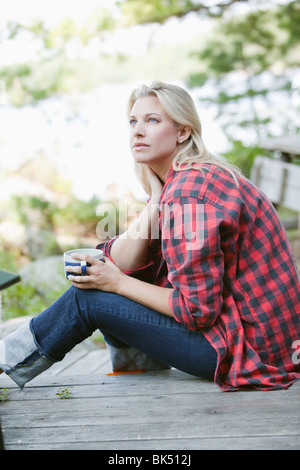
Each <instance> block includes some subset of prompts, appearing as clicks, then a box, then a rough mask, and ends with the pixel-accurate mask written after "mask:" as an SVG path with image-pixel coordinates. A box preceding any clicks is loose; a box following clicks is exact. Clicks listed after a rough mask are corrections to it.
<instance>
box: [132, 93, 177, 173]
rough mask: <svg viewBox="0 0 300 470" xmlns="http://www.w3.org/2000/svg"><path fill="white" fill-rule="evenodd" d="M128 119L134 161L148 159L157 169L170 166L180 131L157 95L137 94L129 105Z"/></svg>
mask: <svg viewBox="0 0 300 470" xmlns="http://www.w3.org/2000/svg"><path fill="white" fill-rule="evenodd" d="M129 123H130V128H131V131H130V149H131V152H132V155H133V158H134V159H135V161H136V162H138V163H147V164H148V165H150V166H151V167H152V168H153V169H157V170H160V169H163V168H166V167H167V166H170V165H171V162H172V160H173V158H174V156H175V154H176V152H177V149H178V139H179V137H180V133H181V131H180V129H179V128H178V127H176V126H175V124H174V122H173V120H172V119H171V118H170V117H169V116H168V115H167V113H166V112H165V110H164V108H163V107H162V105H161V104H160V102H159V100H158V98H156V96H146V97H143V98H139V99H138V100H137V101H136V102H135V103H134V105H133V107H132V109H131V113H130V118H129Z"/></svg>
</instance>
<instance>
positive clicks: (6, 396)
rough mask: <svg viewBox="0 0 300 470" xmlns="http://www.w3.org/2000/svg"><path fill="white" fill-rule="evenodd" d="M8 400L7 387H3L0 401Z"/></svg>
mask: <svg viewBox="0 0 300 470" xmlns="http://www.w3.org/2000/svg"><path fill="white" fill-rule="evenodd" d="M6 400H8V390H7V388H4V389H3V392H1V393H0V401H6Z"/></svg>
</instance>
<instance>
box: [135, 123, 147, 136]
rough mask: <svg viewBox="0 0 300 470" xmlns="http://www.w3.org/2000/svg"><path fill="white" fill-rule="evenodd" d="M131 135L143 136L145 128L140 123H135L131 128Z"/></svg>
mask: <svg viewBox="0 0 300 470" xmlns="http://www.w3.org/2000/svg"><path fill="white" fill-rule="evenodd" d="M133 135H134V136H142V135H145V128H144V126H143V124H142V123H139V122H137V123H136V125H135V126H134V128H133Z"/></svg>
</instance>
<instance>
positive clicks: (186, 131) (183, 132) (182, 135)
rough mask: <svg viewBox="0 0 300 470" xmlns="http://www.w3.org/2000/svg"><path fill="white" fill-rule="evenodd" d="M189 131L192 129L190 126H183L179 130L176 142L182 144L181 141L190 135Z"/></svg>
mask: <svg viewBox="0 0 300 470" xmlns="http://www.w3.org/2000/svg"><path fill="white" fill-rule="evenodd" d="M191 132H192V130H191V127H190V126H183V127H182V128H181V129H180V131H179V135H178V142H179V143H180V144H183V142H185V141H186V140H187V139H188V138H189V137H190V135H191Z"/></svg>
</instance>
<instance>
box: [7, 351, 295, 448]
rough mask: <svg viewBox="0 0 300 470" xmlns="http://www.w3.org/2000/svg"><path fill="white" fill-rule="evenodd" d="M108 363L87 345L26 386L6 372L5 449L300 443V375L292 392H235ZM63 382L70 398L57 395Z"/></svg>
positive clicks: (279, 445) (182, 376) (103, 353)
mask: <svg viewBox="0 0 300 470" xmlns="http://www.w3.org/2000/svg"><path fill="white" fill-rule="evenodd" d="M109 370H110V363H109V359H108V354H107V351H106V350H99V349H93V348H92V349H89V348H88V349H87V350H82V349H81V350H78V351H74V352H72V353H70V354H69V355H68V356H67V357H66V358H65V359H64V361H62V363H60V364H56V365H55V366H53V368H52V369H50V370H49V371H47V372H44V373H43V374H42V375H40V376H39V377H38V378H36V379H34V380H33V381H32V382H31V383H30V384H27V385H26V387H25V388H24V390H23V391H20V390H19V389H18V388H17V387H16V386H14V384H13V382H12V381H11V380H10V379H9V378H8V377H6V376H4V374H2V375H1V376H0V387H1V388H0V392H2V391H3V387H7V400H6V401H3V402H0V412H1V422H2V431H3V436H4V443H5V449H6V450H30V449H33V450H56V449H58V450H100V449H105V450H120V451H121V450H133V449H134V450H152V451H153V450H156V451H158V450H194V449H226V450H227V449H274V450H275V449H278V450H279V449H288V450H291V449H300V407H299V399H300V381H299V382H297V383H295V384H294V385H293V386H292V387H291V388H290V389H289V390H286V391H276V392H257V391H249V392H231V393H230V392H222V391H220V390H219V388H218V387H217V386H216V385H215V384H213V383H210V382H207V381H205V380H199V379H197V378H194V377H192V376H190V375H188V374H184V373H182V372H179V371H177V370H170V371H163V372H151V373H150V372H149V373H145V374H139V375H120V376H108V375H107V372H108V371H109ZM60 386H61V387H63V388H65V387H68V390H69V391H70V392H71V395H70V398H69V399H60V398H59V396H57V395H56V393H57V391H58V390H59V387H60ZM1 389H2V390H1ZM112 455H114V454H112Z"/></svg>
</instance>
